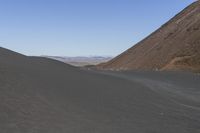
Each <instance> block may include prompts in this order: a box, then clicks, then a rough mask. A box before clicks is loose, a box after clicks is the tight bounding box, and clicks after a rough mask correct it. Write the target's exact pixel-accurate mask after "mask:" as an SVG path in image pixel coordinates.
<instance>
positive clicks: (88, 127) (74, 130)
mask: <svg viewBox="0 0 200 133" xmlns="http://www.w3.org/2000/svg"><path fill="white" fill-rule="evenodd" d="M0 55H1V58H0V101H1V102H0V131H1V132H2V133H122V132H123V133H132V132H135V133H147V132H148V133H151V132H152V133H153V132H154V133H169V132H170V133H177V132H178V133H199V129H200V121H199V119H198V118H199V117H200V116H199V114H200V113H199V105H200V102H199V101H200V95H199V93H198V92H199V88H200V85H199V81H200V78H199V76H196V75H179V76H178V77H177V75H176V74H174V75H171V74H169V75H168V74H167V75H165V74H164V75H162V74H159V73H158V74H148V73H147V74H142V73H138V74H137V73H133V74H131V73H130V74H128V75H127V74H120V73H119V74H117V73H111V74H109V73H104V74H102V73H100V72H91V71H85V70H84V71H83V70H79V69H77V68H74V67H71V66H69V65H66V64H65V63H61V62H58V61H55V60H51V59H46V58H36V57H26V56H23V55H20V54H17V53H14V52H12V51H8V50H5V49H1V48H0ZM17 62H20V63H17ZM134 75H135V76H134ZM156 75H157V76H156ZM148 77H150V78H149V79H148ZM157 77H158V78H157ZM167 77H168V78H167ZM180 77H181V78H180ZM146 78H147V79H148V80H147V79H146ZM153 79H155V80H154V82H156V84H154V82H153ZM157 79H160V81H159V80H157ZM167 79H168V80H170V81H166V82H165V81H164V80H167ZM147 81H148V82H147ZM174 81H177V82H176V83H177V84H175V83H173V82H174ZM185 81H187V82H185ZM146 83H147V84H146ZM152 83H153V84H154V85H155V86H154V85H153V86H152ZM191 88H192V89H191ZM180 89H181V90H180ZM165 90H167V91H165ZM169 91H170V93H169Z"/></svg>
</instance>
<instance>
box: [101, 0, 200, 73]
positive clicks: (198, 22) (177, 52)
mask: <svg viewBox="0 0 200 133" xmlns="http://www.w3.org/2000/svg"><path fill="white" fill-rule="evenodd" d="M99 67H100V68H104V69H120V70H130V69H143V70H144V69H145V70H192V71H200V1H197V2H195V3H193V4H191V5H190V6H189V7H187V8H186V9H184V10H183V11H182V12H181V13H179V14H178V15H176V16H175V17H174V18H173V19H171V20H170V21H169V22H167V23H166V24H165V25H163V26H162V27H161V28H160V29H158V30H157V31H155V32H154V33H152V34H151V35H150V36H148V37H147V38H145V39H144V40H142V41H141V42H139V43H138V44H136V45H135V46H133V47H132V48H130V49H128V50H127V51H126V52H124V53H122V54H121V55H119V56H118V57H116V58H114V59H113V60H111V61H110V62H108V63H105V64H101V65H100V66H99Z"/></svg>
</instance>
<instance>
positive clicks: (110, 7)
mask: <svg viewBox="0 0 200 133" xmlns="http://www.w3.org/2000/svg"><path fill="white" fill-rule="evenodd" d="M194 1H195V0H0V46H2V47H6V48H9V49H12V50H14V51H17V52H20V53H23V54H26V55H60V56H88V55H112V56H115V55H117V54H120V53H121V52H123V51H124V50H126V49H128V48H129V47H131V46H133V45H134V44H135V43H137V42H138V41H140V40H141V39H143V38H144V37H146V36H147V35H149V34H150V33H151V32H153V31H154V30H156V29H157V28H159V27H160V26H161V25H162V24H164V23H165V22H166V21H168V20H169V19H170V18H171V17H173V16H174V15H176V14H177V13H178V12H179V11H181V10H182V9H183V8H185V7H186V6H187V5H189V4H190V3H192V2H194Z"/></svg>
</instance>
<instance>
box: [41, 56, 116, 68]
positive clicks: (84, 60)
mask: <svg viewBox="0 0 200 133" xmlns="http://www.w3.org/2000/svg"><path fill="white" fill-rule="evenodd" d="M43 57H47V58H50V59H54V60H58V61H62V62H64V63H67V64H70V65H73V66H87V65H97V64H99V63H103V62H107V61H109V60H111V59H112V57H110V56H107V57H106V56H90V57H84V56H78V57H64V56H43Z"/></svg>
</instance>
